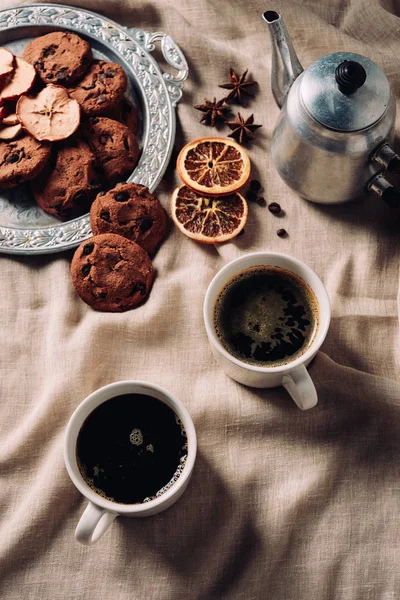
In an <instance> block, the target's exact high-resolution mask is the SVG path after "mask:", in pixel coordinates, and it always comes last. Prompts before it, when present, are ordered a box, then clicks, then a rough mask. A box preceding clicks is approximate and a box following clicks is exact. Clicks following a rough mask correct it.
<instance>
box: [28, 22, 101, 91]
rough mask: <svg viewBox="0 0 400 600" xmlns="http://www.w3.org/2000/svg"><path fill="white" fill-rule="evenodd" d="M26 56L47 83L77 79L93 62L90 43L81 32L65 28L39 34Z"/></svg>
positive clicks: (69, 83) (64, 82) (57, 83)
mask: <svg viewBox="0 0 400 600" xmlns="http://www.w3.org/2000/svg"><path fill="white" fill-rule="evenodd" d="M22 56H23V58H24V59H25V60H26V61H27V62H29V63H31V64H32V65H33V66H34V67H35V69H36V71H37V73H38V74H39V77H40V79H41V80H42V81H43V83H54V84H56V85H71V84H72V83H75V82H76V81H78V79H79V78H80V77H81V76H82V75H83V74H84V73H85V71H87V69H88V68H89V66H90V63H91V62H92V50H91V48H90V45H89V44H88V43H87V42H86V41H85V40H83V39H82V38H80V37H79V36H78V35H75V34H74V33H68V32H65V31H54V32H53V33H48V34H47V35H41V36H40V37H37V38H35V39H34V40H32V41H31V42H29V44H28V45H27V46H26V48H25V50H24V53H23V55H22Z"/></svg>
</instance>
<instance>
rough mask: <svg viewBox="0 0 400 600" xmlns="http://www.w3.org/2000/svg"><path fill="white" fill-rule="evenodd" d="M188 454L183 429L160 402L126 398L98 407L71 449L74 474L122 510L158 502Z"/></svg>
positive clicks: (178, 473) (142, 395)
mask: <svg viewBox="0 0 400 600" xmlns="http://www.w3.org/2000/svg"><path fill="white" fill-rule="evenodd" d="M187 453H188V441H187V435H186V431H185V428H184V426H183V423H182V421H181V420H180V418H179V417H178V415H177V414H176V413H175V412H174V411H173V410H172V409H171V408H170V407H169V406H167V405H166V404H165V403H164V402H162V401H161V400H158V399H157V398H153V397H152V396H147V395H144V394H125V395H123V396H116V397H115V398H111V399H110V400H107V401H106V402H103V404H100V405H99V406H97V407H96V408H95V409H94V410H93V411H92V412H91V413H90V415H89V416H88V417H87V418H86V420H85V422H84V423H83V425H82V427H81V429H80V432H79V434H78V439H77V443H76V460H77V464H78V467H79V471H80V473H81V475H82V477H83V479H84V480H85V481H86V483H87V484H88V485H89V486H90V487H91V488H92V490H93V491H94V492H96V493H97V494H99V495H100V496H102V497H103V498H106V499H108V500H111V501H112V502H118V503H122V504H140V503H143V502H148V501H149V500H153V499H155V498H158V497H159V496H161V495H162V494H163V493H164V492H166V491H167V490H168V489H169V488H170V487H171V486H172V485H173V484H174V483H175V481H177V479H178V478H179V476H180V474H181V473H182V471H183V469H184V467H185V463H186V459H187Z"/></svg>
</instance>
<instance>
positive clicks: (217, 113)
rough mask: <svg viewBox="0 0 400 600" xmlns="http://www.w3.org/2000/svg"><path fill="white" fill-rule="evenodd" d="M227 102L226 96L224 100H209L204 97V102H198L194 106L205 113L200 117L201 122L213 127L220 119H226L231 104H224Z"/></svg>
mask: <svg viewBox="0 0 400 600" xmlns="http://www.w3.org/2000/svg"><path fill="white" fill-rule="evenodd" d="M225 102H226V98H222V100H218V102H217V100H216V98H214V100H213V101H212V102H211V100H207V98H204V104H197V105H196V106H195V107H194V108H195V109H196V110H201V112H203V113H204V115H203V116H202V117H201V119H200V123H205V124H206V125H211V127H214V126H215V123H216V122H217V121H218V120H220V121H226V116H225V113H226V112H228V111H229V110H230V108H229V106H224V104H225Z"/></svg>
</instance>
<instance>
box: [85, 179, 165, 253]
mask: <svg viewBox="0 0 400 600" xmlns="http://www.w3.org/2000/svg"><path fill="white" fill-rule="evenodd" d="M90 226H91V228H92V232H93V234H94V235H98V234H100V233H117V234H119V235H123V236H124V237H126V238H128V239H130V240H132V241H134V242H136V243H137V244H139V246H141V247H142V248H144V249H145V250H146V252H148V253H149V254H154V253H155V251H156V250H157V248H158V246H159V245H160V243H161V242H162V240H163V239H164V238H165V236H166V233H167V228H168V217H167V213H166V211H165V210H164V208H163V207H162V206H161V204H160V202H159V201H158V200H157V198H155V197H154V196H153V194H151V193H150V192H149V189H148V188H147V187H145V186H143V185H139V184H137V183H120V184H118V185H117V186H116V187H115V188H114V189H113V190H110V191H109V192H107V193H106V194H104V193H102V192H100V194H99V195H98V196H97V198H96V200H95V201H94V202H93V204H92V207H91V209H90Z"/></svg>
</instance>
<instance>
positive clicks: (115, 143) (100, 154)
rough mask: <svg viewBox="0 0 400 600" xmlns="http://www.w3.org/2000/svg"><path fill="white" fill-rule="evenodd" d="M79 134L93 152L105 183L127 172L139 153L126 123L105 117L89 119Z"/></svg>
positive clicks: (121, 176)
mask: <svg viewBox="0 0 400 600" xmlns="http://www.w3.org/2000/svg"><path fill="white" fill-rule="evenodd" d="M82 137H83V139H84V140H85V141H86V142H87V143H88V145H89V147H90V149H91V150H92V152H93V153H94V155H95V156H96V160H97V163H98V166H99V169H100V170H101V171H102V173H103V178H104V180H105V181H106V183H107V184H111V185H113V184H115V183H116V182H117V181H120V180H121V179H122V178H123V177H125V176H126V175H128V174H130V173H131V172H132V171H133V169H134V168H135V165H136V163H137V160H138V157H139V144H138V142H137V139H136V136H135V135H134V133H132V131H131V130H130V129H128V127H126V126H125V125H123V124H122V123H118V122H117V121H113V120H112V119H107V118H106V117H94V118H92V119H88V121H87V123H86V124H85V125H84V126H83V127H82Z"/></svg>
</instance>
